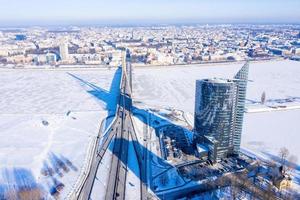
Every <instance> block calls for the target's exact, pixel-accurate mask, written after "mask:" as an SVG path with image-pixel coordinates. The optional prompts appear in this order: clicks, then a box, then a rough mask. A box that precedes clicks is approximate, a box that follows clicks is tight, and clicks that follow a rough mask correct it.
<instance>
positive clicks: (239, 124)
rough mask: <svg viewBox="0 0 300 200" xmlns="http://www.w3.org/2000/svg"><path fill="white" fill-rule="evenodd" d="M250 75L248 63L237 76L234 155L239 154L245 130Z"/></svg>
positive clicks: (235, 79) (235, 78)
mask: <svg viewBox="0 0 300 200" xmlns="http://www.w3.org/2000/svg"><path fill="white" fill-rule="evenodd" d="M248 73H249V62H247V63H246V64H245V65H244V66H243V67H242V68H241V69H240V71H239V72H238V73H237V74H236V75H235V77H234V81H235V82H236V85H237V95H236V97H237V100H236V111H235V112H236V115H235V122H234V134H233V146H234V153H235V154H238V153H239V151H240V146H241V136H242V130H243V119H244V112H245V101H246V93H247V82H248Z"/></svg>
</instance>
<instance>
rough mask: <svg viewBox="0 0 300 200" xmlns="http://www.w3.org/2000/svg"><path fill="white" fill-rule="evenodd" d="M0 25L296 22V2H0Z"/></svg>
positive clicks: (90, 0) (297, 4) (177, 0)
mask: <svg viewBox="0 0 300 200" xmlns="http://www.w3.org/2000/svg"><path fill="white" fill-rule="evenodd" d="M0 3H1V4H2V5H1V7H2V10H1V13H0V25H1V26H6V25H67V24H70V25H71V24H79V25H84V24H87V25H90V24H99V25H101V24H104V25H106V24H115V25H118V24H120V25H122V24H155V23H298V21H299V20H300V14H299V13H300V12H298V10H299V9H298V8H299V7H300V2H299V1H296V0H287V1H284V2H283V1H279V0H275V1H274V0H263V1H258V0H254V1H251V2H249V1H247V2H245V1H242V0H229V1H223V0H214V1H207V0H204V1H201V2H199V1H195V0H188V1H179V0H175V1H172V3H170V2H168V1H158V0H154V1H151V2H149V1H137V0H129V1H126V3H125V4H124V2H122V1H120V0H113V1H109V2H106V1H103V0H100V1H95V0H88V1H84V2H83V1H79V0H75V1H72V3H70V2H65V1H58V0H53V1H51V2H43V4H41V3H40V2H39V1H37V0H28V1H21V2H20V1H16V0H11V1H6V0H1V1H0Z"/></svg>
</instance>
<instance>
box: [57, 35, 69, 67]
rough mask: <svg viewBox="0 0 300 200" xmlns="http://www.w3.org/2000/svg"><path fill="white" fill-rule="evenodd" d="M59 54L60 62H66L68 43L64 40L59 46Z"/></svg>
mask: <svg viewBox="0 0 300 200" xmlns="http://www.w3.org/2000/svg"><path fill="white" fill-rule="evenodd" d="M59 54H60V59H61V61H62V62H67V61H68V60H69V49H68V43H67V42H66V41H64V40H62V41H61V43H60V45H59Z"/></svg>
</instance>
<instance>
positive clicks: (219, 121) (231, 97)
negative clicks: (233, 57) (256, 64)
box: [195, 62, 249, 160]
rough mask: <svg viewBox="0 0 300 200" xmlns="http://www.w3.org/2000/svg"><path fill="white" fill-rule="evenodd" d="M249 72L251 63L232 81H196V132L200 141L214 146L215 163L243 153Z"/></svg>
mask: <svg viewBox="0 0 300 200" xmlns="http://www.w3.org/2000/svg"><path fill="white" fill-rule="evenodd" d="M248 71H249V64H248V62H247V63H246V64H245V65H244V66H243V67H242V68H241V69H240V71H239V72H238V73H237V74H236V75H235V77H234V79H232V80H227V79H225V80H224V79H204V80H198V81H196V95H195V131H196V133H197V134H196V135H197V138H198V141H199V140H200V141H202V142H203V141H208V142H209V143H211V144H212V143H214V144H213V145H209V146H211V147H213V148H214V149H213V151H214V153H213V154H214V158H213V160H219V159H221V158H224V157H227V156H229V155H232V154H238V153H239V151H240V144H241V134H242V127H243V117H244V109H245V99H246V89H247V81H248ZM212 141H213V142H212Z"/></svg>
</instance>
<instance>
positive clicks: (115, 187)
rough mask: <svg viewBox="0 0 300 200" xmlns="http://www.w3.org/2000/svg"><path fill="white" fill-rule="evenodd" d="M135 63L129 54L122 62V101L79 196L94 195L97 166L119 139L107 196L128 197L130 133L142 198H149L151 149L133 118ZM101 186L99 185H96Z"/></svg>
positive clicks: (95, 151) (114, 149) (97, 149)
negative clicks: (143, 144) (140, 137)
mask: <svg viewBox="0 0 300 200" xmlns="http://www.w3.org/2000/svg"><path fill="white" fill-rule="evenodd" d="M131 75H132V72H131V63H130V59H129V56H128V54H127V55H126V56H124V60H123V64H122V79H121V85H120V95H119V103H118V108H117V111H116V115H115V119H114V121H113V122H112V125H111V126H110V129H109V133H107V135H108V136H107V137H106V138H104V139H103V142H102V144H101V146H100V137H101V135H102V134H101V132H100V131H99V135H98V137H97V141H96V147H99V146H100V147H99V148H95V150H94V152H93V156H92V161H91V165H90V169H89V173H88V174H87V175H86V179H85V180H84V183H83V184H82V187H81V188H80V191H79V193H78V196H77V198H76V199H79V200H86V199H89V198H90V194H91V191H92V189H93V184H94V181H95V177H96V174H97V170H98V167H99V164H100V163H101V160H102V158H103V156H104V154H105V153H106V151H107V148H108V146H109V144H110V143H111V142H112V140H115V142H114V146H113V150H112V151H113V153H112V160H111V166H110V172H109V182H108V183H107V189H106V195H105V199H107V200H111V199H125V195H126V194H125V191H126V177H127V172H128V168H127V161H128V158H129V157H130V156H131V155H128V146H129V137H131V138H132V142H133V144H134V149H135V152H136V153H137V154H136V157H137V160H138V165H139V168H140V176H139V177H140V191H141V194H140V199H147V193H148V192H147V184H146V183H147V166H146V163H147V162H146V159H147V152H146V150H145V148H144V150H142V147H141V145H140V144H139V142H138V139H137V136H136V133H135V129H134V125H133V121H132V98H131V91H132V88H131V85H132V83H131V82H132V77H131ZM95 189H97V188H95Z"/></svg>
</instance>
